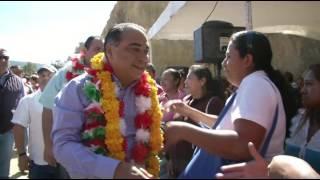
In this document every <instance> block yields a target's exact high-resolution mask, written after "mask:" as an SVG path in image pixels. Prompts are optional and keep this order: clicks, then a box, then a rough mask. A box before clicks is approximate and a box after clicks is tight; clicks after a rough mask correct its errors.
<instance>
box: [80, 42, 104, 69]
mask: <svg viewBox="0 0 320 180" xmlns="http://www.w3.org/2000/svg"><path fill="white" fill-rule="evenodd" d="M84 52H85V60H86V61H87V62H86V63H87V64H89V63H90V60H91V58H92V57H93V56H94V55H96V54H98V53H99V52H103V43H102V41H101V40H99V39H94V40H93V41H92V42H91V44H90V47H89V49H86V50H85V51H84Z"/></svg>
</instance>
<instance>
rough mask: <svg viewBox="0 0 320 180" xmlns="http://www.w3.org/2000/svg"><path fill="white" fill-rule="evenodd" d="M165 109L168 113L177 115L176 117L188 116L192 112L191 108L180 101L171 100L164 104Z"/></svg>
mask: <svg viewBox="0 0 320 180" xmlns="http://www.w3.org/2000/svg"><path fill="white" fill-rule="evenodd" d="M164 108H165V110H166V111H171V112H174V113H176V115H175V116H180V115H182V116H187V117H188V113H189V110H190V107H189V106H188V105H187V104H185V103H184V102H182V101H181V100H180V99H175V100H169V101H168V102H167V103H166V104H164Z"/></svg>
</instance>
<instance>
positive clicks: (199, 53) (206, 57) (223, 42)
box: [193, 21, 245, 64]
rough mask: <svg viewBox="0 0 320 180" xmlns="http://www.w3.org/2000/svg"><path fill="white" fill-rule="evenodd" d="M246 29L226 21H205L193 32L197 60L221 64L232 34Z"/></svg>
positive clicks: (198, 61)
mask: <svg viewBox="0 0 320 180" xmlns="http://www.w3.org/2000/svg"><path fill="white" fill-rule="evenodd" d="M244 29H245V28H244V27H234V26H233V25H232V24H231V23H229V22H225V21H208V22H205V23H204V24H203V25H202V26H201V27H200V28H198V29H196V30H195V31H194V33H193V35H194V55H195V62H196V63H214V64H220V63H221V62H222V61H223V59H224V58H225V52H226V50H227V47H228V43H229V39H230V37H231V35H232V34H233V33H235V32H237V31H241V30H244Z"/></svg>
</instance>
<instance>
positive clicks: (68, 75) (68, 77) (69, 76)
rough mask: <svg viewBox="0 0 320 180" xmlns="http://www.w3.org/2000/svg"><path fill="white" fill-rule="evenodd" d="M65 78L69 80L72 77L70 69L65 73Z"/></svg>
mask: <svg viewBox="0 0 320 180" xmlns="http://www.w3.org/2000/svg"><path fill="white" fill-rule="evenodd" d="M66 79H67V80H68V81H70V80H71V79H73V73H72V72H70V71H68V72H67V73H66Z"/></svg>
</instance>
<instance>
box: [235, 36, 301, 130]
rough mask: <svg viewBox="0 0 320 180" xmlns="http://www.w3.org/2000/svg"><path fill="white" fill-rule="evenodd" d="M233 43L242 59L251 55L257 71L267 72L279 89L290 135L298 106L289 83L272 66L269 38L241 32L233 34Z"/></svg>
mask: <svg viewBox="0 0 320 180" xmlns="http://www.w3.org/2000/svg"><path fill="white" fill-rule="evenodd" d="M231 41H232V44H233V45H234V47H235V48H236V49H237V50H238V51H239V54H240V57H242V58H243V57H245V56H246V55H247V54H251V55H252V58H253V63H254V68H255V70H256V71H258V70H263V71H264V72H266V73H267V75H268V77H269V78H270V80H271V81H272V82H273V83H274V84H275V85H276V86H277V88H278V89H279V91H280V94H281V97H282V101H283V105H284V109H285V113H286V117H287V132H286V135H288V129H289V127H290V121H291V118H292V117H293V116H294V115H295V114H296V112H297V104H296V102H295V100H294V95H293V94H292V93H291V91H290V90H289V88H290V87H289V84H288V82H287V81H286V79H285V78H284V77H283V75H282V74H281V72H280V71H277V70H275V69H274V68H273V67H272V65H271V60H272V50H271V45H270V42H269V40H268V38H267V37H266V36H265V35H264V34H262V33H259V32H256V31H241V32H238V33H235V34H233V35H232V37H231Z"/></svg>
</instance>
